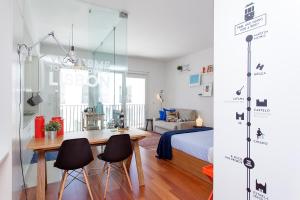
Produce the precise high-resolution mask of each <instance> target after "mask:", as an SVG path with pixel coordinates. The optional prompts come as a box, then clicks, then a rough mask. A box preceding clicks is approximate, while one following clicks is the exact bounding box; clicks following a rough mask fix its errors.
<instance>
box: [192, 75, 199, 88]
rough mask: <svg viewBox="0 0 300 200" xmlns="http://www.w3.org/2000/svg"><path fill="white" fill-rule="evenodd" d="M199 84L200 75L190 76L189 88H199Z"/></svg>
mask: <svg viewBox="0 0 300 200" xmlns="http://www.w3.org/2000/svg"><path fill="white" fill-rule="evenodd" d="M200 84H201V75H200V74H192V75H190V77H189V85H190V87H194V86H199V85H200Z"/></svg>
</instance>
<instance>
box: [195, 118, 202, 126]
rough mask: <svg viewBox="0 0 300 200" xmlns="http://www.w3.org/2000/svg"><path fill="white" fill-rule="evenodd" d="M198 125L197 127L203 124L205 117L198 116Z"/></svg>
mask: <svg viewBox="0 0 300 200" xmlns="http://www.w3.org/2000/svg"><path fill="white" fill-rule="evenodd" d="M196 126H197V127H200V126H203V119H202V118H201V117H200V116H198V117H197V119H196Z"/></svg>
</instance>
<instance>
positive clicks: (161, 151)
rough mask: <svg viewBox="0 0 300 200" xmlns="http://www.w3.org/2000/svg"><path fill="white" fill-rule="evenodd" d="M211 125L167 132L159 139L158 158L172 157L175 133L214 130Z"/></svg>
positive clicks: (169, 158)
mask: <svg viewBox="0 0 300 200" xmlns="http://www.w3.org/2000/svg"><path fill="white" fill-rule="evenodd" d="M212 129H213V128H211V127H202V128H193V129H185V130H176V131H168V132H165V133H164V134H163V135H162V136H161V137H160V140H159V143H158V146H157V150H156V153H157V158H159V159H168V160H171V159H172V145H171V138H172V136H173V135H176V134H183V133H192V132H199V131H208V130H212Z"/></svg>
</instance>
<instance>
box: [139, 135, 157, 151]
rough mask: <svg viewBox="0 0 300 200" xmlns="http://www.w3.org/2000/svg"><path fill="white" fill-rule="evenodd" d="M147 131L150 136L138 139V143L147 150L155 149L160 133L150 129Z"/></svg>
mask: <svg viewBox="0 0 300 200" xmlns="http://www.w3.org/2000/svg"><path fill="white" fill-rule="evenodd" d="M148 133H150V136H148V137H146V138H144V139H142V140H141V141H139V144H140V146H141V147H143V148H145V149H147V150H156V148H157V145H158V142H159V139H160V136H161V135H160V134H159V133H155V132H151V131H148Z"/></svg>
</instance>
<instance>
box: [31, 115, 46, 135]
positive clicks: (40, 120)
mask: <svg viewBox="0 0 300 200" xmlns="http://www.w3.org/2000/svg"><path fill="white" fill-rule="evenodd" d="M34 137H35V138H44V137H45V118H44V116H36V117H35V119H34Z"/></svg>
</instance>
